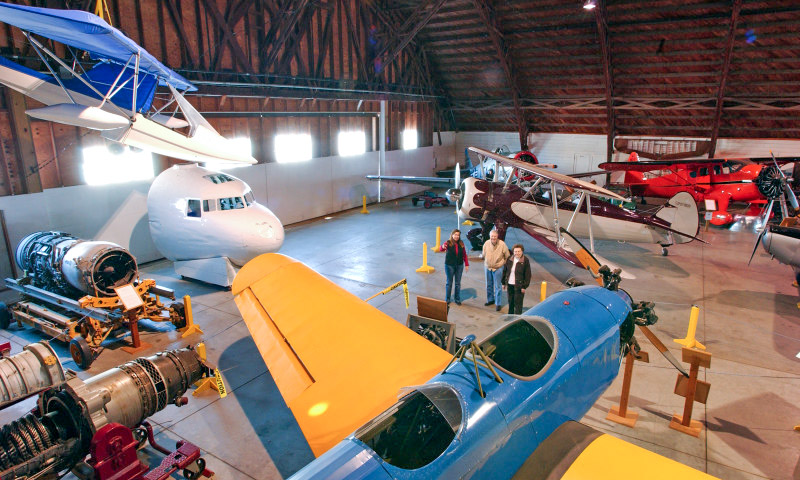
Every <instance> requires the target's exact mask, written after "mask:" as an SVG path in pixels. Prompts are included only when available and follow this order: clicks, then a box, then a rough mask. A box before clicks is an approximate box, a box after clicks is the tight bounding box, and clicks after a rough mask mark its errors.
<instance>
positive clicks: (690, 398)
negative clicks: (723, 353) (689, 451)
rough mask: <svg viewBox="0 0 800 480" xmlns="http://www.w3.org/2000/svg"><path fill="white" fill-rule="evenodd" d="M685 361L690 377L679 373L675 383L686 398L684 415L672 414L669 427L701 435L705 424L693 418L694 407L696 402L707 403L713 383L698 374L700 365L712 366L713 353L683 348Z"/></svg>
mask: <svg viewBox="0 0 800 480" xmlns="http://www.w3.org/2000/svg"><path fill="white" fill-rule="evenodd" d="M681 351H682V353H683V358H682V359H683V361H684V362H686V363H689V364H690V365H691V368H690V369H689V378H688V379H687V378H686V377H684V376H683V375H678V381H677V383H676V384H675V394H676V395H680V396H682V397H684V398H685V399H686V401H685V402H684V405H683V415H678V414H677V413H676V414H674V415H672V421H671V422H669V428H672V429H674V430H677V431H679V432H682V433H685V434H687V435H691V436H693V437H699V436H700V432H701V431H702V429H703V424H702V423H700V422H698V421H696V420H692V408H693V407H694V402H700V403H703V404H705V403H706V400H707V399H708V392H709V390H710V388H711V385H710V384H709V383H708V382H703V381H702V380H698V379H697V374H698V373H699V372H700V367H703V368H709V367H710V366H711V354H710V353H708V352H703V351H700V350H695V349H692V348H683V349H682V350H681Z"/></svg>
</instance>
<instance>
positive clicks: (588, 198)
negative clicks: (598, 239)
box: [586, 195, 594, 254]
mask: <svg viewBox="0 0 800 480" xmlns="http://www.w3.org/2000/svg"><path fill="white" fill-rule="evenodd" d="M586 214H587V215H588V218H587V220H586V221H587V223H588V224H589V251H590V252H592V254H594V233H593V232H592V196H591V195H586Z"/></svg>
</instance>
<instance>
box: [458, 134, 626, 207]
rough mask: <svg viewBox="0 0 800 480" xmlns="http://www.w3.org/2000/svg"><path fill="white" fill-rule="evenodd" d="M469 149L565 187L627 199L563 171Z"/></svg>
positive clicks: (481, 150) (590, 193) (486, 151)
mask: <svg viewBox="0 0 800 480" xmlns="http://www.w3.org/2000/svg"><path fill="white" fill-rule="evenodd" d="M469 149H470V150H471V151H473V152H475V153H477V154H480V155H483V156H486V157H489V158H492V159H494V160H496V161H498V162H500V163H504V164H506V165H510V166H512V167H514V168H517V169H520V170H525V171H527V172H531V173H532V174H534V175H536V176H539V177H542V178H544V179H545V180H549V181H551V182H556V183H559V184H561V185H564V186H565V187H569V188H571V189H573V190H579V191H583V192H586V193H587V194H589V195H595V196H598V197H606V198H614V199H617V200H623V201H624V200H625V199H624V198H623V197H621V196H619V195H617V194H616V193H614V192H612V191H611V190H606V189H605V188H603V187H600V186H597V185H595V184H593V183H589V182H584V181H583V180H578V179H577V178H574V177H571V176H569V175H564V174H562V173H556V172H553V171H550V170H547V169H544V168H540V167H538V166H535V165H531V164H530V163H526V162H522V161H519V160H516V159H513V158H508V157H504V156H502V155H498V154H496V153H492V152H490V151H488V150H484V149H482V148H478V147H469Z"/></svg>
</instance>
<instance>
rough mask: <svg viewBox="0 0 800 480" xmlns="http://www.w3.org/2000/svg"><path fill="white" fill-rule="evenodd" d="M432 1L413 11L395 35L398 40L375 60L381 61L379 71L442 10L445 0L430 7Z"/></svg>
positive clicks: (437, 0)
mask: <svg viewBox="0 0 800 480" xmlns="http://www.w3.org/2000/svg"><path fill="white" fill-rule="evenodd" d="M432 1H433V0H426V1H425V2H424V3H423V4H422V5H420V6H419V8H417V9H416V10H415V11H414V14H413V15H412V16H411V17H409V18H408V19H407V20H406V21H405V23H404V24H403V26H402V27H400V29H399V31H398V33H397V35H398V39H397V41H396V42H395V43H394V46H392V44H387V45H386V46H385V47H384V48H383V50H381V52H380V53H378V55H376V56H375V58H379V59H381V68H380V69H381V70H383V69H384V68H386V67H388V66H389V64H391V63H392V62H393V61H394V59H395V58H397V56H398V55H400V52H402V51H403V49H404V48H406V45H408V44H409V42H411V40H412V39H413V38H414V37H415V36H416V35H417V33H418V32H419V31H420V30H422V27H424V26H425V25H427V24H428V22H429V21H430V19H431V18H432V17H433V16H434V15H435V14H436V12H438V11H439V9H440V8H442V5H444V3H445V1H446V0H436V3H434V4H433V5H431V6H430V7H429V5H430V4H431V2H432Z"/></svg>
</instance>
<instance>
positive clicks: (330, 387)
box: [231, 253, 450, 456]
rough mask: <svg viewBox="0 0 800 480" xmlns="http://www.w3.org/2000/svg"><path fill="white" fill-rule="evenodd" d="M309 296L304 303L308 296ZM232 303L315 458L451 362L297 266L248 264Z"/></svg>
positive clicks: (276, 259)
mask: <svg viewBox="0 0 800 480" xmlns="http://www.w3.org/2000/svg"><path fill="white" fill-rule="evenodd" d="M311 292H313V299H312V298H310V295H309V294H310V293H311ZM231 293H233V295H234V299H235V302H236V305H237V306H238V308H239V311H240V312H241V314H242V317H243V318H244V321H245V323H246V324H247V328H248V329H249V330H250V334H251V335H252V337H253V340H254V341H255V343H256V346H257V347H258V350H259V352H261V356H262V358H263V359H264V362H265V363H266V364H267V367H268V368H269V370H270V373H271V374H272V377H273V378H274V379H275V383H276V384H277V386H278V389H279V390H280V392H281V395H282V396H283V398H284V400H285V401H286V404H287V405H288V406H289V408H290V409H291V410H292V413H293V414H294V416H295V418H296V419H297V423H298V425H299V426H300V429H301V430H302V432H303V435H304V436H305V438H306V440H307V441H308V444H309V446H310V447H311V450H312V451H313V452H314V454H315V455H316V456H319V455H321V454H322V453H324V452H325V451H327V450H328V449H330V448H331V447H333V446H334V445H336V444H337V443H338V442H339V441H340V440H342V439H343V438H345V437H346V436H347V435H349V434H350V433H352V432H353V431H355V430H356V429H357V428H358V427H360V426H361V425H363V424H364V423H366V422H367V421H368V420H370V419H371V418H373V417H375V416H376V415H378V414H379V413H381V412H383V411H384V410H386V409H387V408H389V407H390V406H392V405H393V404H394V403H395V402H396V401H397V394H398V392H399V390H400V389H401V388H402V387H405V386H408V385H419V384H422V383H425V382H427V381H428V380H430V379H431V378H433V377H434V376H435V375H436V374H437V373H439V372H441V371H442V369H443V368H444V367H445V365H447V362H448V361H449V360H450V355H449V354H448V353H447V352H445V351H444V350H442V349H440V348H438V347H436V346H434V345H433V344H432V343H430V342H428V341H427V340H425V339H424V338H422V337H421V336H419V335H417V334H416V333H414V332H412V331H411V330H409V329H408V328H406V327H405V326H403V325H402V324H400V323H399V322H397V321H396V320H394V319H392V318H391V317H389V316H387V315H385V314H383V313H381V312H380V311H379V310H378V309H376V308H374V307H372V306H370V305H368V304H367V303H365V302H364V301H362V300H360V299H359V298H357V297H355V296H354V295H352V294H350V293H348V292H347V291H345V290H344V289H342V288H340V287H338V286H336V285H334V284H333V283H332V282H330V281H329V280H327V279H325V278H324V277H323V276H322V275H320V274H318V273H316V272H315V271H313V270H312V269H311V268H309V267H307V266H306V265H304V264H303V263H301V262H299V261H297V260H294V259H291V258H289V257H286V256H284V255H280V254H276V253H268V254H264V255H261V256H259V257H256V258H255V259H254V260H251V261H250V262H248V263H247V264H246V265H245V266H244V267H243V268H242V269H241V270H240V271H239V274H238V275H237V276H236V279H235V280H234V282H233V287H232V289H231Z"/></svg>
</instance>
